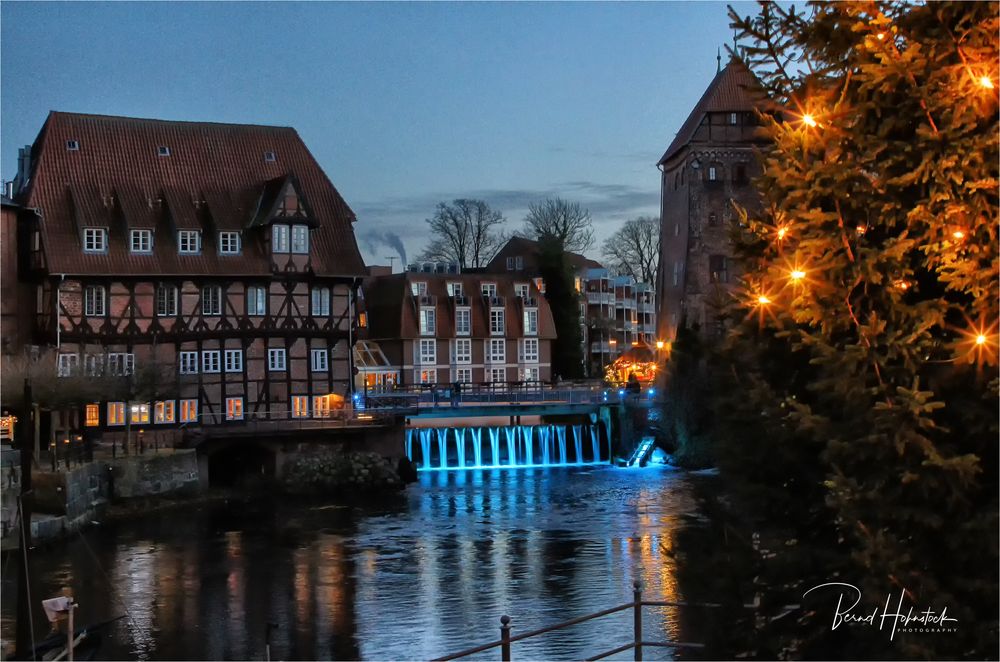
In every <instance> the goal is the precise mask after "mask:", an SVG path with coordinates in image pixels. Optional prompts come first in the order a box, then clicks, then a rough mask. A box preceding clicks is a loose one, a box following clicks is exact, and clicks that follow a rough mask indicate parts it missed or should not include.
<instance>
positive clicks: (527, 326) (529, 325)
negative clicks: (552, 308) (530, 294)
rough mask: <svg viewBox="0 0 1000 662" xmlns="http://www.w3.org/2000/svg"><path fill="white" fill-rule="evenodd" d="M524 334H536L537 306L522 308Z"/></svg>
mask: <svg viewBox="0 0 1000 662" xmlns="http://www.w3.org/2000/svg"><path fill="white" fill-rule="evenodd" d="M524 335H526V336H534V335H538V309H537V308H525V309H524Z"/></svg>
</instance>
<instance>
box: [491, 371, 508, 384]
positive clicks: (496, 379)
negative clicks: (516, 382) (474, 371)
mask: <svg viewBox="0 0 1000 662" xmlns="http://www.w3.org/2000/svg"><path fill="white" fill-rule="evenodd" d="M486 381H488V382H490V383H492V384H503V383H505V382H506V381H507V369H506V368H490V369H489V370H487V371H486Z"/></svg>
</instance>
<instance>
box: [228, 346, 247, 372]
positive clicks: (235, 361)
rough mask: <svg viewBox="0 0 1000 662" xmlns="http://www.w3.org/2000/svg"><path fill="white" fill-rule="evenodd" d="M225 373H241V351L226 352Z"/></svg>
mask: <svg viewBox="0 0 1000 662" xmlns="http://www.w3.org/2000/svg"><path fill="white" fill-rule="evenodd" d="M226 372H243V350H242V349H227V350H226Z"/></svg>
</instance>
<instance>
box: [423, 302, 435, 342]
mask: <svg viewBox="0 0 1000 662" xmlns="http://www.w3.org/2000/svg"><path fill="white" fill-rule="evenodd" d="M436 332H437V311H435V310H434V309H433V308H427V307H421V308H420V335H422V336H433V335H434V334H435V333H436Z"/></svg>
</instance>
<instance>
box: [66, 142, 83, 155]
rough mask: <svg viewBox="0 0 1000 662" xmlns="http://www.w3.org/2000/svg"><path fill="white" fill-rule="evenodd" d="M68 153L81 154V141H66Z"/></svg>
mask: <svg viewBox="0 0 1000 662" xmlns="http://www.w3.org/2000/svg"><path fill="white" fill-rule="evenodd" d="M66 151H67V152H79V151H80V141H79V140H67V141H66Z"/></svg>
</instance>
